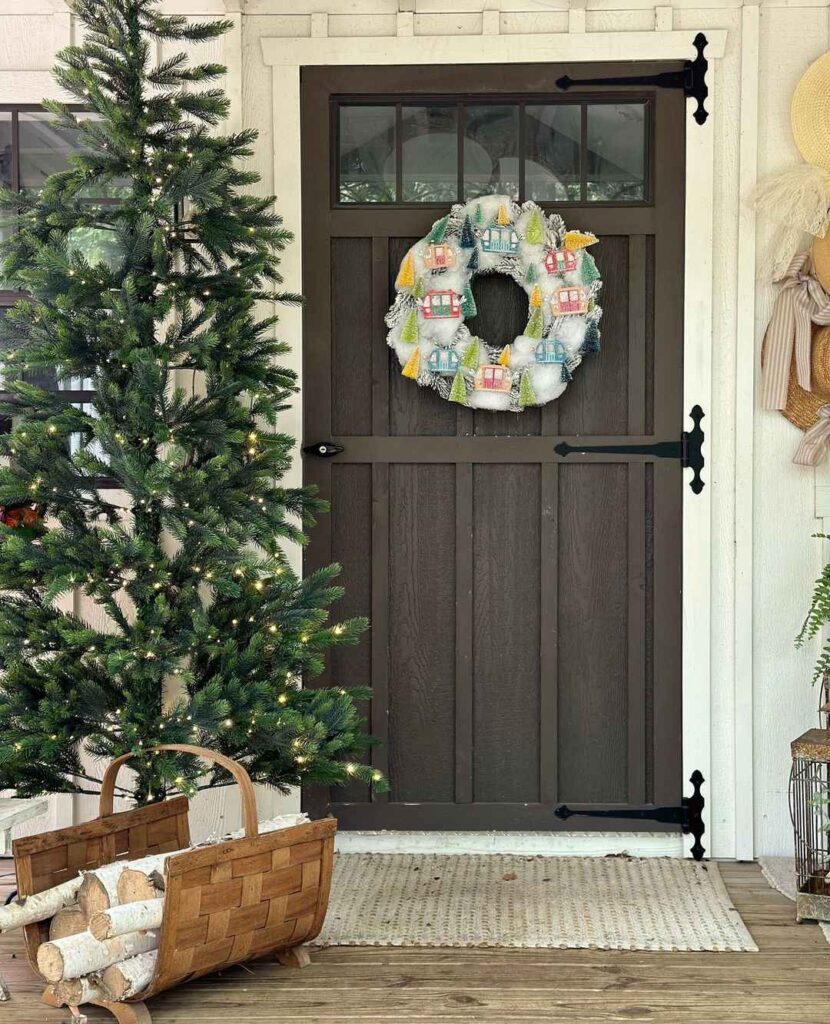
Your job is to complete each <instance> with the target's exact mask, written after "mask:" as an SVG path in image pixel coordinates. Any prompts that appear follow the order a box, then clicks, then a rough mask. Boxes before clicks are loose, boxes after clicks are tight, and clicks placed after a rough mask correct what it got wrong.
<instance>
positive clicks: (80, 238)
mask: <svg viewBox="0 0 830 1024" xmlns="http://www.w3.org/2000/svg"><path fill="white" fill-rule="evenodd" d="M66 250H67V252H72V251H73V250H77V251H78V252H80V254H81V255H82V256H83V258H84V259H85V260H86V261H87V263H88V264H89V265H90V266H92V267H94V266H95V264H96V263H103V264H104V265H105V266H106V267H109V269H110V270H115V269H116V268H117V267H118V266H119V264H120V263H121V260H122V259H123V258H124V249H123V247H122V245H121V240H120V239H119V237H118V235H117V234H116V233H115V231H108V230H107V229H106V228H92V227H80V228H72V230H71V231H69V232H68V233H67V237H66Z"/></svg>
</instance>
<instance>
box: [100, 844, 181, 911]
mask: <svg viewBox="0 0 830 1024" xmlns="http://www.w3.org/2000/svg"><path fill="white" fill-rule="evenodd" d="M176 852H177V853H181V852H182V851H181V850H177V851H176ZM169 856H170V854H169V853H157V854H155V855H153V856H151V857H142V858H141V859H140V860H132V861H127V862H126V863H125V864H124V868H123V870H122V871H121V874H120V875H119V876H118V882H117V883H116V891H117V894H118V899H117V902H118V903H135V902H137V901H138V900H153V899H158V897H159V896H161V894H162V892H164V864H165V861H166V860H167V858H168V857H169Z"/></svg>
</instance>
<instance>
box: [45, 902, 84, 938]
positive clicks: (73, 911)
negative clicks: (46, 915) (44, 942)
mask: <svg viewBox="0 0 830 1024" xmlns="http://www.w3.org/2000/svg"><path fill="white" fill-rule="evenodd" d="M86 929H87V923H86V914H85V913H84V912H83V910H81V908H80V907H64V908H63V909H62V910H59V911H58V912H57V914H55V916H54V917H53V918H52V920H51V921H50V922H49V939H50V940H51V939H65V938H66V936H67V935H80V933H81V932H85V931H86Z"/></svg>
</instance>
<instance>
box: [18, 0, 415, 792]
mask: <svg viewBox="0 0 830 1024" xmlns="http://www.w3.org/2000/svg"><path fill="white" fill-rule="evenodd" d="M71 6H72V10H73V13H74V14H75V16H76V18H77V19H78V22H79V29H78V35H79V37H80V38H83V44H82V45H80V46H72V47H69V48H67V49H66V50H64V51H63V52H62V53H61V54H60V56H59V64H58V67H57V69H56V77H57V80H58V82H59V84H60V85H61V86H62V87H63V89H64V90H65V91H66V92H68V93H69V94H70V95H72V96H74V97H76V99H77V101H78V102H79V103H81V104H83V105H84V106H85V107H86V108H88V109H91V110H92V111H93V112H94V115H95V116H94V117H88V116H84V118H83V119H81V118H79V117H78V116H77V115H76V114H75V113H73V112H72V111H71V110H70V108H69V107H67V106H65V105H63V104H59V103H50V104H49V105H48V108H49V109H50V110H51V112H52V113H53V114H54V116H55V120H56V123H57V124H58V125H60V126H61V128H62V129H63V130H66V131H70V132H76V133H77V134H78V138H79V140H80V141H81V143H82V145H83V150H82V152H81V153H80V154H79V155H77V156H75V157H73V158H72V161H71V166H70V167H69V169H68V170H66V171H64V172H61V173H59V174H55V175H53V176H52V177H51V178H49V179H48V180H47V182H46V184H45V185H44V187H43V189H42V191H40V192H39V193H33V194H28V195H24V194H17V193H9V192H6V193H5V194H3V195H2V196H0V205H2V206H4V207H10V208H12V209H13V210H14V212H15V214H16V217H17V220H16V223H17V225H18V230H17V231H16V232H15V233H14V234H12V235H11V237H10V238H9V239H8V240H7V241H6V242H5V243H4V244H3V246H2V250H0V256H2V273H3V277H4V279H5V280H7V281H11V282H13V283H14V286H15V287H19V288H20V289H22V290H23V292H24V293H27V294H26V297H24V298H23V299H21V301H20V302H19V303H18V304H17V305H16V306H15V307H14V308H13V309H12V310H11V311H10V312H9V314H8V315H7V316H6V318H5V319H4V320H3V321H2V333H1V334H0V344H2V361H3V363H4V366H5V370H4V374H5V390H6V395H5V396H4V398H3V399H2V401H0V413H1V414H2V415H5V416H14V417H15V420H14V428H13V430H12V431H11V433H9V434H6V435H4V436H2V438H0V452H1V453H2V454H3V455H5V456H7V464H6V465H4V466H3V467H2V468H0V504H3V505H5V506H14V505H18V504H21V503H25V502H28V503H32V504H33V505H36V506H37V508H39V509H42V510H43V512H44V517H43V518H42V519H38V520H36V521H35V522H34V523H32V524H29V525H28V526H27V527H26V529H21V528H19V527H15V526H13V525H10V524H5V525H0V593H1V594H2V596H0V670H2V680H1V681H0V789H12V790H15V791H16V792H17V794H18V795H20V796H26V795H31V794H36V793H41V792H44V791H90V790H93V789H94V784H95V783H97V782H98V779H97V778H96V776H95V770H94V769H91V768H90V755H91V756H97V757H106V758H115V757H118V756H119V755H121V754H124V753H126V752H128V751H132V752H134V753H135V754H137V755H138V756H137V757H136V758H135V759H134V764H135V769H136V774H135V778H134V783H133V785H132V787H131V789H130V790H129V791H127V792H128V795H132V796H134V797H135V798H136V799H137V800H138V801H139V802H147V801H151V800H156V799H160V798H161V797H163V796H164V795H165V794H166V793H168V792H170V791H172V790H179V791H181V792H184V793H187V794H190V793H192V792H193V791H194V790H195V789H196V788H197V786H198V780H199V778H200V771H202V769H200V767H199V763H198V762H197V761H196V760H195V759H193V758H191V757H186V756H182V755H181V754H178V753H170V752H164V753H160V754H158V755H157V756H153V757H148V756H143V755H141V751H142V750H143V749H147V748H148V747H152V746H153V745H154V744H157V743H167V744H169V743H198V744H201V745H203V746H206V747H210V748H212V749H213V750H217V751H221V752H223V753H225V754H227V755H229V756H230V757H232V758H234V759H237V760H242V761H243V762H244V764H245V766H246V768H247V770H248V772H249V773H250V775H251V777H252V778H253V779H254V781H256V782H260V783H265V784H268V785H272V786H276V787H279V788H280V789H286V788H288V787H289V786H292V785H297V784H300V783H303V782H307V781H315V782H320V783H325V784H336V783H338V782H341V781H345V780H346V779H348V778H360V779H363V780H365V781H367V782H374V783H376V784H380V785H383V782H382V779H381V777H380V775H379V774H378V773H377V772H374V771H373V770H372V769H371V768H370V767H368V766H366V765H362V764H359V763H358V760H357V759H358V757H359V755H360V753H361V750H362V748H363V746H364V740H363V739H362V738H361V728H360V725H361V723H360V718H359V716H358V713H357V711H356V708H355V705H354V698H355V697H363V696H366V695H367V694H366V693H365V692H363V691H357V690H355V691H347V690H346V689H344V688H342V687H338V688H336V689H301V688H300V684H301V681H303V680H305V681H308V680H311V679H312V678H313V677H314V676H316V675H318V674H319V673H320V672H321V670H322V668H323V660H324V656H325V653H326V651H327V649H328V648H329V647H331V646H333V645H337V644H342V643H355V642H356V641H357V640H358V637H359V635H360V633H361V632H362V630H363V628H364V622H362V621H360V620H352V621H348V622H343V623H332V624H329V622H328V615H329V608H330V606H331V604H332V602H333V601H335V600H336V599H337V598H338V597H339V595H340V591H339V589H338V588H337V587H335V586H334V583H333V581H334V577H335V576H336V574H337V567H334V566H332V567H329V568H326V569H323V570H322V571H319V572H316V573H313V574H311V575H309V576H307V577H306V578H304V579H300V578H298V577H297V575H296V574H295V572H294V571H293V570H292V568H291V565H290V563H289V559H288V558H287V555H286V551H285V549H284V544H285V543H286V542H290V543H296V542H304V541H305V534H304V529H305V527H307V526H310V525H311V524H312V523H313V521H314V517H315V515H316V514H317V513H318V512H319V511H321V509H322V506H321V504H320V502H319V501H318V500H317V499H316V498H315V497H314V495H313V494H312V493H311V492H310V491H308V490H306V489H302V488H293V487H286V486H283V485H282V484H281V483H280V480H281V478H282V477H283V476H284V474H285V473H286V471H287V469H288V468H289V465H290V461H291V450H292V447H293V444H294V442H293V439H292V438H290V437H288V436H286V435H285V434H282V433H279V432H278V431H277V430H276V422H277V417H278V414H279V413H280V411H281V410H283V409H284V408H285V406H286V403H287V402H288V400H289V399H290V398H291V396H292V395H293V394H294V393H295V392H296V390H297V382H296V378H295V375H294V374H293V373H292V372H291V371H289V370H286V369H284V368H281V367H280V366H279V365H278V363H277V362H276V361H277V360H278V359H279V357H280V356H281V355H283V354H284V352H285V351H286V348H285V346H284V345H283V344H282V343H281V342H280V341H278V340H276V339H275V337H274V335H273V328H274V325H275V324H276V323H277V317H276V315H271V316H265V317H260V316H259V314H258V308H259V306H258V304H259V303H263V302H271V303H277V304H279V303H282V302H296V301H297V298H296V297H295V296H292V295H287V294H281V293H280V291H279V285H280V280H281V279H280V271H279V253H280V251H281V250H282V249H283V248H284V247H285V245H286V244H288V242H289V241H290V235H289V233H288V232H287V231H285V230H284V229H283V227H282V225H281V221H280V218H279V217H278V216H276V215H275V214H274V212H273V200H272V198H270V197H269V198H260V197H257V196H254V195H251V194H248V193H246V192H242V191H241V189H243V188H247V187H248V186H251V185H253V184H254V183H255V182H256V181H257V176H256V175H254V174H252V173H249V172H245V171H243V170H241V169H240V168H239V167H238V165H237V162H238V160H239V159H240V158H243V157H245V156H247V155H249V154H250V152H251V143H252V142H253V139H254V138H255V133H253V132H251V131H243V132H239V133H236V134H233V135H229V136H223V135H219V134H214V133H212V132H211V128H212V127H213V126H215V125H217V124H218V123H219V122H221V121H222V119H223V118H224V117H225V116H226V115H227V112H228V100H227V99H226V97H225V96H224V94H223V93H222V92H221V90H219V89H215V88H209V89H201V88H199V83H204V82H210V81H212V80H215V79H216V78H218V77H219V76H220V75H221V74H222V73H223V71H224V69H223V68H222V67H221V66H218V65H215V64H202V65H198V66H190V65H189V64H188V60H187V58H186V57H185V56H184V55H178V56H173V57H170V58H167V59H165V60H164V61H163V62H162V63H161V64H159V65H155V64H154V60H155V54H156V52H157V49H158V46H159V42H160V41H161V40H164V41H165V43H167V42H168V41H171V40H181V41H183V42H185V43H187V44H192V43H197V42H200V41H204V40H209V39H212V38H214V37H216V36H218V35H220V34H221V33H222V32H224V31H226V30H227V29H228V28H229V26H230V22H212V23H205V24H188V23H187V22H186V20H185V19H184V18H182V17H168V16H164V15H162V14H161V13H160V12H159V11H158V10H157V9H156V5H155V3H154V2H153V0H75V2H74V3H73V4H72V5H71ZM113 183H117V184H118V186H119V188H118V189H117V193H118V198H117V199H116V200H113V201H110V202H108V203H107V204H100V203H95V202H94V201H93V202H90V200H89V199H88V198H87V197H88V196H89V195H101V194H102V193H103V190H104V189H106V188H107V187H108V186H110V185H112V184H113ZM90 227H94V228H95V229H96V230H97V231H98V232H103V233H105V234H106V235H107V237H109V238H110V239H111V241H112V242H113V246H110V247H109V248H110V249H111V250H112V249H113V248H115V250H116V251H117V253H118V256H117V258H114V259H111V260H110V262H109V263H104V262H88V261H87V260H86V259H85V258H84V256H83V254H82V253H81V252H80V251H79V250H78V249H77V247H76V243H75V241H74V239H75V238H77V237H79V235H80V236H82V235H83V234H84V231H83V230H79V229H86V228H90ZM410 272H411V266H410ZM56 367H57V374H58V377H59V378H70V377H81V378H87V379H89V380H90V381H91V383H92V388H93V389H94V393H95V394H94V398H92V399H91V400H90V401H89V402H88V404H86V405H85V406H84V407H83V408H76V407H72V406H70V405H68V404H66V403H65V402H62V401H61V400H60V393H59V392H58V393H52V392H48V391H46V390H42V389H40V388H38V387H35V386H34V385H33V384H31V383H28V382H27V381H26V379H25V375H26V371H27V370H28V371H34V372H35V373H37V372H41V373H42V372H43V371H45V370H49V371H54V370H55V368H56ZM185 379H186V380H187V386H186V387H185V386H182V382H183V381H184V380H185ZM70 438H74V443H72V444H70ZM102 478H106V479H107V481H108V482H109V485H110V487H109V488H108V489H105V488H102V487H101V486H100V482H101V479H102ZM73 593H74V594H75V595H76V599H75V603H74V607H75V608H77V609H80V610H78V611H74V610H67V609H71V608H72V607H73V606H72V603H71V602H69V603H67V602H65V601H64V602H61V600H60V599H61V598H62V597H64V596H66V595H71V594H73ZM84 609H85V610H84ZM337 682H342V681H340V680H338V681H337ZM228 781H229V776H228V775H227V774H226V773H225V772H224V771H223V770H221V769H217V770H215V771H214V772H213V773H212V774H211V776H209V778H208V780H207V781H204V780H203V782H204V784H205V785H224V784H226V783H227V782H228Z"/></svg>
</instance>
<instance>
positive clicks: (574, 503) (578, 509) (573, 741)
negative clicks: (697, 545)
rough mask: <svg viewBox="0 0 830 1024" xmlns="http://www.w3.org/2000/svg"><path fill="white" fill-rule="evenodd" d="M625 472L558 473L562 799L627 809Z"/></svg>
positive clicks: (598, 468)
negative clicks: (615, 804)
mask: <svg viewBox="0 0 830 1024" xmlns="http://www.w3.org/2000/svg"><path fill="white" fill-rule="evenodd" d="M627 477H628V472H627V467H626V466H625V465H622V466H620V465H609V464H606V465H583V466H577V465H564V466H560V467H559V798H560V799H561V800H566V801H574V802H579V803H592V802H598V801H600V802H601V801H612V802H619V803H623V804H624V803H625V802H626V790H627V780H626V769H627V749H626V748H627V736H626V733H627V729H626V712H627V703H628V694H627V689H628V685H627V684H628V672H627V648H628V643H627V619H628V585H627V572H626V567H627V566H626V562H627V542H628V524H627V519H628V515H627V507H628V479H627Z"/></svg>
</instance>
